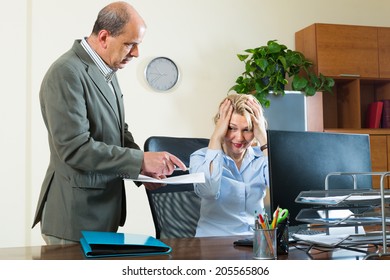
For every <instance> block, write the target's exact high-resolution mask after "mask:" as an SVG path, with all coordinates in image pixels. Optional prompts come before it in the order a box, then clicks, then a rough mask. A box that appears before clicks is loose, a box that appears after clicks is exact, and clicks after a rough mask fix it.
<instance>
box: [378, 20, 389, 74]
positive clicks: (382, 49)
mask: <svg viewBox="0 0 390 280" xmlns="http://www.w3.org/2000/svg"><path fill="white" fill-rule="evenodd" d="M378 51H379V73H380V76H379V77H380V78H387V79H389V78H390V28H387V27H378Z"/></svg>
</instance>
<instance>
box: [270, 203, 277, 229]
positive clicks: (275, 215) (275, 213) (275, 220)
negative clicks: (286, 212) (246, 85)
mask: <svg viewBox="0 0 390 280" xmlns="http://www.w3.org/2000/svg"><path fill="white" fill-rule="evenodd" d="M278 217H279V206H278V207H277V208H276V210H275V212H274V218H273V220H272V225H271V229H274V228H275V227H276V222H277V220H278Z"/></svg>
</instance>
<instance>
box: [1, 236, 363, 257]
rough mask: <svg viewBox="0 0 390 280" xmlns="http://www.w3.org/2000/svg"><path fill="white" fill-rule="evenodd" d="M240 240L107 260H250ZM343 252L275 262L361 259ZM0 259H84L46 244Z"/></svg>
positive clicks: (72, 248) (189, 241)
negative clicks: (164, 253)
mask: <svg viewBox="0 0 390 280" xmlns="http://www.w3.org/2000/svg"><path fill="white" fill-rule="evenodd" d="M239 238H241V237H238V236H229V237H202V238H175V239H161V240H162V241H163V242H165V243H166V244H168V245H169V246H171V247H172V252H171V253H170V254H169V255H156V256H148V257H115V258H111V259H140V260H251V259H252V255H253V254H252V247H244V246H236V247H235V246H233V242H234V241H235V240H237V239H239ZM342 251H346V250H332V251H316V250H312V251H311V255H308V254H306V252H305V251H303V250H299V249H297V248H296V247H295V246H293V245H291V246H290V252H289V254H288V255H282V256H278V259H279V260H309V259H322V260H329V259H362V257H361V254H359V253H355V254H354V252H351V251H348V254H344V255H343V254H340V252H341V253H342ZM0 259H1V260H84V259H86V258H85V257H84V254H83V252H82V249H81V247H80V245H78V244H75V245H50V246H46V245H45V246H32V247H17V248H0Z"/></svg>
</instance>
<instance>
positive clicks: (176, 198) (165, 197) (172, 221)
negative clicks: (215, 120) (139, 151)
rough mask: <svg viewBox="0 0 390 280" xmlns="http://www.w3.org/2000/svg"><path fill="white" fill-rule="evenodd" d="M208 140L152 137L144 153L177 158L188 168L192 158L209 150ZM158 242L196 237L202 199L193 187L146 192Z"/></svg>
mask: <svg viewBox="0 0 390 280" xmlns="http://www.w3.org/2000/svg"><path fill="white" fill-rule="evenodd" d="M208 144H209V139H205V138H183V137H167V136H152V137H150V138H148V139H147V140H146V141H145V144H144V151H145V152H147V151H152V152H157V151H167V152H169V153H171V154H173V155H175V156H177V157H178V158H179V159H180V160H181V161H183V162H184V164H185V165H186V166H187V167H189V161H190V155H191V154H192V153H193V152H194V151H196V150H198V149H200V148H203V147H207V146H208ZM183 174H188V171H186V172H183V171H174V173H173V174H172V176H177V175H183ZM146 194H147V197H148V201H149V205H150V210H151V212H152V216H153V223H154V227H155V229H156V238H158V239H160V238H175V237H193V236H195V231H196V226H197V223H198V219H199V211H200V198H199V197H198V196H197V195H196V194H195V192H194V186H193V184H184V185H169V184H168V185H167V186H164V187H161V188H159V189H157V190H153V191H151V190H147V189H146Z"/></svg>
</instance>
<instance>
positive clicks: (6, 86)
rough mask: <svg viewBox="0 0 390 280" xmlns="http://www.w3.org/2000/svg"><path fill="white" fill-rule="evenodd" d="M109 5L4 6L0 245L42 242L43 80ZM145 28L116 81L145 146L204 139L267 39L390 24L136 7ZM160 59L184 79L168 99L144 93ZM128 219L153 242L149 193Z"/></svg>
mask: <svg viewBox="0 0 390 280" xmlns="http://www.w3.org/2000/svg"><path fill="white" fill-rule="evenodd" d="M108 2H109V1H102V0H84V1H75V0H68V1H62V2H61V1H52V0H24V1H22V0H19V1H8V2H7V7H6V8H5V9H4V7H3V8H2V11H3V13H2V17H0V31H1V34H2V35H3V40H2V44H1V54H0V55H1V61H2V67H1V70H0V71H1V75H0V81H1V84H2V92H1V96H2V102H1V105H0V106H1V112H2V114H1V118H0V125H1V126H0V127H1V131H2V137H1V140H0V141H1V142H0V143H1V147H2V149H3V151H2V157H1V159H2V161H1V168H0V170H1V171H0V172H1V173H0V175H1V179H2V186H1V187H0V220H1V223H2V230H1V233H0V247H14V246H23V245H38V244H42V243H43V242H42V239H41V237H40V232H39V226H38V227H36V228H34V229H33V230H31V229H30V227H31V222H32V218H33V215H34V211H35V205H36V201H37V198H38V195H39V191H40V185H41V182H42V179H43V176H44V173H45V171H46V165H47V162H48V157H49V153H48V147H47V140H46V130H45V127H44V125H43V122H42V119H41V115H40V108H39V103H38V91H39V85H40V82H41V80H42V77H43V75H44V73H45V71H46V70H47V68H48V67H49V65H50V64H51V63H52V62H53V60H54V59H56V58H57V57H58V56H59V55H60V54H62V53H63V52H65V51H66V50H68V49H69V48H70V47H71V45H72V43H73V40H74V39H76V38H80V37H82V36H87V35H89V33H90V30H91V28H92V24H93V22H94V20H95V17H96V14H97V12H98V10H99V9H100V8H101V7H103V6H104V5H105V4H107V3H108ZM131 3H132V4H134V6H135V7H137V9H138V10H139V12H140V13H141V14H142V15H143V17H144V19H145V20H146V22H147V24H148V31H147V34H146V37H145V39H144V43H143V44H142V45H141V47H140V51H141V53H140V58H138V59H136V60H134V61H133V62H132V63H131V64H130V65H129V66H127V68H126V69H124V70H122V71H120V72H119V73H118V75H119V79H120V83H121V87H122V91H123V92H124V95H125V106H126V110H127V111H126V114H127V117H126V119H127V122H128V123H129V126H130V129H131V131H132V132H133V134H134V136H135V138H136V140H137V141H138V143H139V144H140V145H143V142H144V141H145V139H146V138H147V137H148V136H150V135H173V136H186V137H208V136H209V135H210V133H211V131H212V128H213V125H212V122H211V116H212V115H213V114H214V113H215V110H216V108H217V105H218V103H219V101H220V100H221V98H222V97H223V96H224V95H225V94H226V92H227V90H228V89H229V88H230V87H231V86H232V85H233V83H234V80H235V77H236V76H237V75H238V74H240V72H241V71H242V69H241V67H242V65H241V63H240V62H239V61H238V59H237V58H236V56H235V55H236V53H240V52H242V51H243V50H244V49H246V48H252V47H255V46H258V45H263V44H265V43H266V42H267V41H268V40H270V39H278V40H279V41H280V42H281V43H284V44H286V45H287V46H288V47H290V48H294V33H295V32H296V31H297V30H299V29H301V28H303V27H305V26H307V25H310V24H312V23H314V22H324V23H343V24H355V25H378V26H390V17H389V16H388V11H389V10H390V3H388V2H387V1H383V0H372V1H365V0H342V1H340V0H327V1H322V2H320V1H312V0H297V1H292V0H281V1H259V0H241V1H237V0H213V1H206V0H198V1H187V0H161V1H155V0H134V1H131ZM155 56H168V57H170V58H172V59H173V60H174V61H176V63H177V64H178V66H179V68H180V71H181V80H180V82H179V84H178V86H177V87H175V88H174V89H173V90H172V91H171V92H168V93H156V92H153V91H152V90H150V89H149V88H148V86H147V85H146V83H145V80H144V77H143V72H144V68H145V65H146V64H147V62H148V61H149V60H150V59H152V58H153V57H155ZM127 196H128V219H127V223H126V226H125V227H124V228H122V229H121V231H126V232H137V233H146V234H151V235H152V234H153V233H154V230H153V225H152V220H151V216H150V212H149V207H148V205H147V201H146V197H145V194H144V189H143V188H142V187H141V188H137V187H135V186H134V185H133V184H132V183H127Z"/></svg>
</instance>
